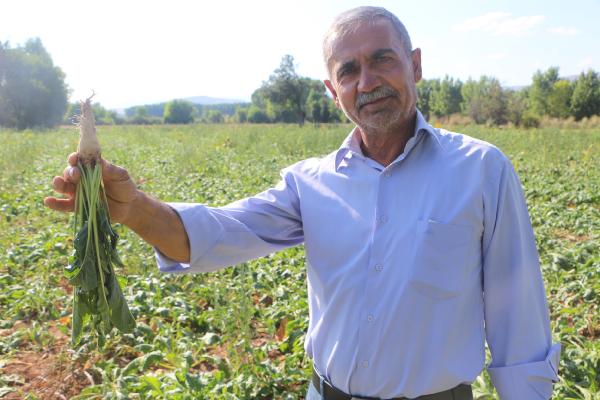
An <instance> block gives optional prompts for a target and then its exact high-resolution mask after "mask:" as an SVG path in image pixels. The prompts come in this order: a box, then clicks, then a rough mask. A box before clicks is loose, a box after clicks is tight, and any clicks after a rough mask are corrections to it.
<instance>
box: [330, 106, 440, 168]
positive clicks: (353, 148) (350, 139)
mask: <svg viewBox="0 0 600 400" xmlns="http://www.w3.org/2000/svg"><path fill="white" fill-rule="evenodd" d="M423 133H428V134H429V135H430V136H433V138H434V142H435V143H437V144H438V145H439V146H440V147H442V142H441V141H440V138H439V137H438V133H437V131H436V130H435V129H434V128H433V127H432V126H431V125H429V124H428V123H427V121H426V120H425V117H423V114H421V111H419V109H417V121H416V123H415V131H414V133H413V136H415V137H418V136H419V135H421V134H423ZM361 144H362V138H361V137H360V132H359V131H358V127H354V129H352V131H351V132H350V134H349V135H348V136H346V139H344V141H343V142H342V145H341V146H340V148H339V149H338V150H337V152H336V154H335V170H336V171H337V170H338V168H339V166H340V163H341V162H342V160H343V159H344V158H346V156H348V155H356V156H359V157H364V154H363V152H362V149H361V148H360V145H361Z"/></svg>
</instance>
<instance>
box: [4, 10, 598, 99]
mask: <svg viewBox="0 0 600 400" xmlns="http://www.w3.org/2000/svg"><path fill="white" fill-rule="evenodd" d="M359 5H375V6H381V7H385V8H387V9H388V10H390V11H391V12H393V13H394V14H396V15H397V16H398V17H399V18H400V19H401V20H402V22H403V23H404V24H405V26H406V28H407V30H408V32H409V34H410V36H411V39H412V43H413V47H419V48H421V51H422V63H423V76H424V78H426V79H433V78H443V77H444V76H445V75H446V74H447V75H450V76H451V77H454V78H459V79H461V80H463V81H464V80H466V79H468V78H469V77H471V78H474V79H477V78H479V77H480V76H481V75H489V76H494V77H496V78H498V79H499V80H500V82H501V83H502V84H503V85H505V86H521V85H527V84H529V83H530V81H531V77H532V75H533V74H534V73H535V72H536V71H537V70H546V69H547V68H549V67H551V66H557V67H559V68H560V75H561V76H571V75H577V74H579V73H580V72H581V71H585V70H588V69H590V68H591V69H594V70H596V71H600V24H599V23H598V20H599V19H600V0H570V1H565V0H544V1H541V0H527V1H525V0H505V1H500V0H498V1H482V0H453V1H439V0H418V1H403V0H396V1H384V0H382V1H355V0H342V1H339V0H338V1H326V0H304V1H288V0H274V1H271V0H255V1H248V0H211V1H201V0H194V1H192V0H188V1H184V0H169V1H164V0H163V1H154V0H146V1H140V0H103V1H93V2H92V1H81V0H80V1H63V0H53V1H47V0H0V41H2V42H6V41H8V42H9V43H10V45H11V46H16V45H19V44H23V43H24V42H25V41H26V40H27V39H29V38H33V37H39V38H40V39H41V40H42V43H43V44H44V46H45V47H46V49H47V50H48V52H49V53H50V55H51V56H52V59H53V60H54V63H55V65H57V66H59V67H60V68H61V69H62V70H63V71H64V72H65V74H66V81H67V84H68V86H69V88H70V91H71V100H73V101H74V100H78V99H84V98H86V97H87V96H89V95H90V94H91V93H92V91H94V92H95V93H96V97H95V100H97V101H98V102H100V103H101V104H102V105H103V106H105V107H107V108H123V107H129V106H133V105H140V104H151V103H156V102H162V101H169V100H172V99H176V98H186V97H192V96H211V97H219V98H229V99H239V100H249V99H250V96H251V95H252V92H253V91H254V90H255V89H257V88H258V87H260V85H261V83H262V82H263V81H265V80H267V79H268V77H269V75H270V74H271V73H272V72H273V71H274V70H275V69H276V68H277V67H278V66H279V62H280V60H281V58H282V56H284V55H285V54H291V55H292V56H294V60H295V62H296V64H297V72H298V73H300V74H301V75H303V76H309V77H311V78H314V79H320V80H322V79H325V78H326V75H327V73H326V70H325V68H324V66H323V61H322V55H321V54H322V53H321V41H322V37H323V35H324V33H325V31H326V30H327V28H328V27H329V25H330V23H331V21H332V20H333V18H334V17H335V16H336V15H337V14H338V13H340V12H342V11H344V10H347V9H349V8H352V7H356V6H359Z"/></svg>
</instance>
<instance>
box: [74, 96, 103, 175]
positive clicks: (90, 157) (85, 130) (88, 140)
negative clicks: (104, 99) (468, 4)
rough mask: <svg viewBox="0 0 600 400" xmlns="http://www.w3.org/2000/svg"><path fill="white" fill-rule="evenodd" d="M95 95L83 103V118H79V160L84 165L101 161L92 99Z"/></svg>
mask: <svg viewBox="0 0 600 400" xmlns="http://www.w3.org/2000/svg"><path fill="white" fill-rule="evenodd" d="M92 97H94V95H92V96H90V97H89V98H87V99H86V100H85V101H82V102H81V116H80V118H79V135H80V136H79V146H78V148H77V153H79V160H80V161H81V163H82V164H83V165H91V166H93V165H95V164H96V162H98V161H100V143H99V142H98V137H97V136H96V125H95V121H94V113H93V112H92V103H91V101H90V100H91V99H92Z"/></svg>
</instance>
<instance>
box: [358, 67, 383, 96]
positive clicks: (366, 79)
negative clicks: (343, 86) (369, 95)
mask: <svg viewBox="0 0 600 400" xmlns="http://www.w3.org/2000/svg"><path fill="white" fill-rule="evenodd" d="M358 78H359V80H358V87H357V89H358V91H359V92H371V91H372V90H374V89H375V88H377V87H378V86H380V84H381V82H380V81H379V78H378V77H377V75H376V74H374V73H373V71H371V69H370V68H369V67H363V68H361V70H360V76H359V77H358Z"/></svg>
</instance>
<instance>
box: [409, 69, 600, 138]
mask: <svg viewBox="0 0 600 400" xmlns="http://www.w3.org/2000/svg"><path fill="white" fill-rule="evenodd" d="M417 91H418V97H419V101H418V106H419V109H420V110H421V112H423V114H424V115H425V116H426V117H428V118H430V117H432V116H434V117H436V118H444V117H449V116H450V115H452V114H462V115H465V116H468V117H470V118H471V120H473V122H475V123H477V124H481V123H489V124H494V125H502V124H506V123H508V122H510V123H512V124H513V125H517V126H521V125H523V126H525V127H532V126H537V125H538V124H539V121H540V118H541V117H544V116H548V117H552V118H570V117H571V118H573V119H575V120H577V121H579V120H581V119H583V118H589V117H592V116H594V115H600V78H599V76H598V73H597V72H595V71H592V70H589V71H587V72H582V73H581V74H580V75H579V76H578V77H577V78H576V79H565V78H561V77H560V75H559V69H558V67H550V68H548V69H547V70H546V71H537V72H536V73H535V74H534V75H533V77H532V83H531V85H530V86H528V87H525V88H521V89H510V88H503V87H502V86H501V84H500V82H499V81H498V79H496V78H493V77H489V76H482V77H481V78H479V80H474V79H468V80H467V81H466V82H462V81H460V80H458V79H454V78H451V77H449V76H446V77H444V78H443V79H424V80H422V81H421V82H419V84H418V85H417Z"/></svg>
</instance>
